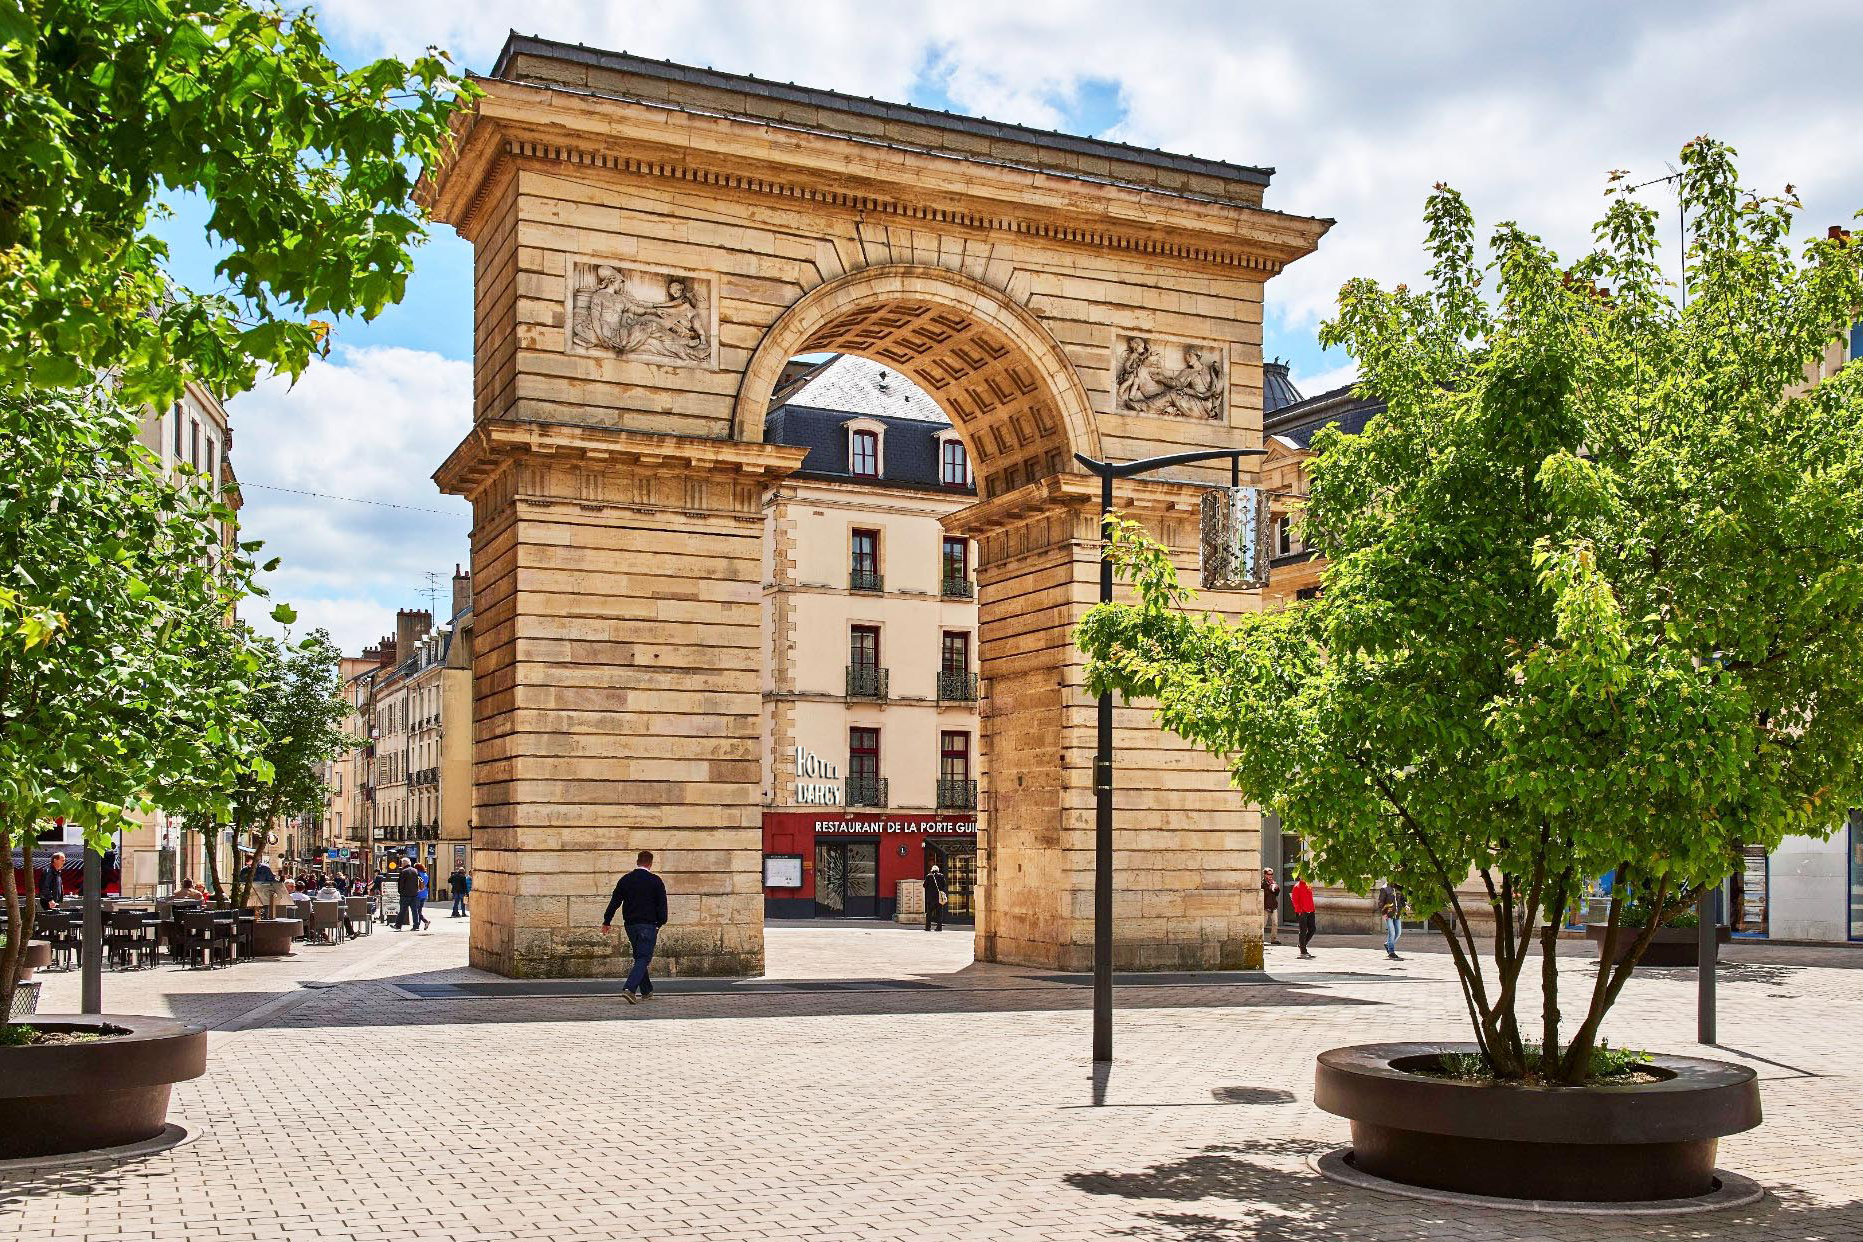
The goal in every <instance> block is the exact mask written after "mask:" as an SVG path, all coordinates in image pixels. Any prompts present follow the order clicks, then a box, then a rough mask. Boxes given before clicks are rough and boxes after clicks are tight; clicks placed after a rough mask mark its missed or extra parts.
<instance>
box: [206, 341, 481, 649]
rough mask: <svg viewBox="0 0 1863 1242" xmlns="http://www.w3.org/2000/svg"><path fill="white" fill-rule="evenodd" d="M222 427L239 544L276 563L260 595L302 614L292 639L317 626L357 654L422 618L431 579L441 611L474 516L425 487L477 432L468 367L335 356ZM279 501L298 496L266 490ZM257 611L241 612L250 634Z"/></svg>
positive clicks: (363, 353)
mask: <svg viewBox="0 0 1863 1242" xmlns="http://www.w3.org/2000/svg"><path fill="white" fill-rule="evenodd" d="M228 414H229V415H230V417H231V418H232V422H233V466H234V469H235V471H237V473H238V475H239V477H240V480H241V481H242V483H244V484H245V485H246V486H245V492H244V496H245V506H244V508H243V509H242V510H241V511H240V523H241V527H242V531H243V533H244V535H245V537H246V538H248V539H263V540H264V541H265V552H264V555H265V556H267V557H272V556H276V557H279V558H280V559H281V560H282V562H283V563H282V564H281V566H280V567H279V570H278V571H277V572H276V573H273V574H271V575H269V576H268V578H267V580H266V587H267V589H268V590H270V591H271V593H272V595H273V597H274V598H275V599H278V600H282V601H284V602H286V603H289V604H291V605H292V606H293V607H295V608H296V609H297V610H298V613H299V621H298V624H297V626H296V627H295V628H296V629H297V630H299V631H300V632H302V631H305V630H308V629H310V628H313V627H315V626H323V627H325V628H327V629H329V630H330V632H331V634H332V636H333V637H335V639H336V640H337V642H338V643H339V644H340V645H341V646H342V647H343V649H344V650H345V651H349V652H351V653H352V654H353V653H354V652H355V651H357V650H360V648H361V647H362V646H363V645H365V644H367V643H370V642H373V641H374V640H375V639H376V638H379V637H380V636H381V635H382V634H384V633H388V632H392V631H393V629H394V614H395V609H396V608H412V607H425V606H426V602H427V601H426V595H425V592H426V589H427V585H428V584H427V580H426V578H425V577H424V575H425V574H427V573H435V574H438V575H440V576H441V578H442V579H443V581H442V583H441V586H440V596H439V606H440V609H441V610H442V611H444V610H445V609H446V607H447V605H448V602H449V598H450V591H451V586H450V579H451V577H452V571H453V566H454V564H455V563H456V562H463V561H465V560H466V557H467V532H468V529H469V527H470V525H471V514H470V511H469V509H468V507H467V505H466V503H465V502H464V501H463V500H460V499H458V498H455V497H451V496H442V495H441V494H440V491H439V489H438V488H437V487H436V486H435V485H434V483H433V481H432V479H431V478H430V477H429V476H430V475H431V474H432V473H433V471H434V469H435V468H436V467H437V466H439V464H440V462H441V460H442V459H443V458H444V457H445V456H446V454H447V453H449V452H451V451H452V449H453V446H454V445H456V444H458V443H459V441H460V440H461V439H462V438H463V437H464V436H465V433H466V431H467V429H468V428H469V427H470V426H471V424H472V365H471V364H470V363H469V362H463V361H458V360H455V359H450V358H443V357H441V356H440V355H438V354H434V353H428V352H425V351H422V350H413V349H397V348H391V347H386V346H373V347H362V348H354V347H347V348H339V349H338V350H337V351H336V353H335V355H334V357H333V358H331V359H330V360H328V361H319V362H314V363H312V364H311V367H310V369H309V370H307V371H305V373H304V375H303V376H302V377H301V378H300V379H299V380H298V382H297V384H296V385H295V386H293V385H290V384H289V383H287V382H286V381H285V380H284V379H282V378H274V379H271V380H267V381H265V382H264V383H262V384H260V385H259V386H258V387H257V388H255V389H254V390H253V391H252V392H249V393H246V394H245V395H243V396H240V397H237V398H235V399H234V400H233V401H232V402H231V403H230V404H229V405H228ZM258 484H266V485H269V486H267V487H260V486H257V485H258ZM285 488H289V489H295V490H293V491H283V490H273V489H285ZM304 492H310V493H318V494H319V495H317V496H310V495H301V494H298V493H304ZM329 496H337V497H352V498H355V500H362V501H376V502H381V503H377V504H359V503H353V502H351V501H343V500H331V499H323V498H320V497H329ZM390 506H403V507H390ZM371 609H373V612H371ZM265 611H269V609H261V608H258V607H256V606H255V607H251V608H248V609H247V612H248V613H249V614H251V615H252V616H253V617H254V619H255V620H257V619H258V617H259V615H260V614H262V613H263V612H265Z"/></svg>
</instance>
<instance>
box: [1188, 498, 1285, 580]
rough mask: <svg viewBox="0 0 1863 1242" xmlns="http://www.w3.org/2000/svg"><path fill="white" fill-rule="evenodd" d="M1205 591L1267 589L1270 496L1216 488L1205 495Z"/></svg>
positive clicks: (1203, 540)
mask: <svg viewBox="0 0 1863 1242" xmlns="http://www.w3.org/2000/svg"><path fill="white" fill-rule="evenodd" d="M1202 519H1203V520H1202V536H1203V539H1202V543H1203V575H1202V582H1203V587H1204V589H1205V590H1207V591H1259V590H1261V588H1263V587H1265V586H1267V585H1268V556H1269V549H1268V493H1267V491H1266V490H1264V489H1262V488H1259V487H1215V488H1211V489H1210V490H1209V491H1207V492H1205V493H1203V514H1202Z"/></svg>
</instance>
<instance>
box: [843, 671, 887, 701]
mask: <svg viewBox="0 0 1863 1242" xmlns="http://www.w3.org/2000/svg"><path fill="white" fill-rule="evenodd" d="M887 683H888V677H887V672H886V670H885V669H883V668H881V667H880V666H879V665H877V664H850V665H848V666H847V697H848V698H850V699H879V700H881V701H884V700H885V698H886V691H887Z"/></svg>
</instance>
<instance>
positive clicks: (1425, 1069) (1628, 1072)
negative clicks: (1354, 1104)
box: [1391, 1044, 1672, 1087]
mask: <svg viewBox="0 0 1863 1242" xmlns="http://www.w3.org/2000/svg"><path fill="white" fill-rule="evenodd" d="M1538 1056H1539V1049H1538V1047H1537V1046H1535V1045H1533V1044H1528V1045H1527V1062H1528V1064H1529V1065H1531V1064H1534V1063H1535V1061H1536V1060H1537V1058H1538ZM1648 1062H1649V1054H1648V1053H1647V1052H1638V1051H1635V1050H1633V1049H1628V1048H1612V1047H1611V1046H1610V1045H1608V1044H1600V1045H1599V1046H1598V1047H1597V1048H1595V1049H1593V1050H1592V1056H1591V1080H1590V1082H1588V1083H1586V1084H1585V1085H1586V1086H1597V1087H1635V1086H1648V1085H1649V1084H1651V1083H1658V1082H1665V1081H1667V1080H1668V1079H1669V1078H1670V1077H1672V1075H1670V1074H1667V1073H1665V1072H1663V1071H1661V1070H1658V1069H1655V1068H1653V1067H1652V1066H1650V1065H1649V1064H1648ZM1391 1067H1392V1068H1393V1069H1399V1070H1402V1071H1404V1072H1405V1073H1406V1074H1415V1075H1417V1076H1418V1077H1420V1078H1440V1079H1442V1080H1443V1081H1445V1082H1466V1083H1481V1084H1486V1083H1496V1082H1499V1081H1500V1080H1499V1079H1497V1078H1496V1077H1495V1076H1494V1075H1493V1074H1492V1073H1490V1072H1489V1070H1488V1065H1487V1062H1485V1061H1483V1060H1482V1059H1481V1057H1480V1056H1478V1055H1476V1054H1474V1053H1469V1052H1450V1053H1443V1054H1441V1055H1438V1056H1425V1057H1405V1058H1404V1059H1403V1060H1401V1061H1393V1062H1392V1063H1391ZM1524 1082H1525V1083H1526V1084H1527V1085H1529V1086H1555V1085H1557V1086H1564V1085H1565V1084H1563V1083H1559V1084H1554V1083H1549V1082H1546V1081H1545V1080H1543V1079H1542V1078H1540V1077H1539V1075H1538V1074H1533V1073H1529V1074H1528V1076H1527V1078H1526V1079H1525V1080H1524Z"/></svg>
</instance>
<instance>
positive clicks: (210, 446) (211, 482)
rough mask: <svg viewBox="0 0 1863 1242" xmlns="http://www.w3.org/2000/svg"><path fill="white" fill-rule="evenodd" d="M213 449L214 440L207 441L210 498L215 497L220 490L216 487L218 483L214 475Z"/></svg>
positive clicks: (208, 490)
mask: <svg viewBox="0 0 1863 1242" xmlns="http://www.w3.org/2000/svg"><path fill="white" fill-rule="evenodd" d="M213 448H214V445H213V441H212V440H209V441H207V494H208V495H209V496H211V495H213V494H214V493H215V492H216V491H218V490H219V489H218V488H217V487H216V486H215V482H216V481H215V479H214V474H213Z"/></svg>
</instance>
